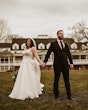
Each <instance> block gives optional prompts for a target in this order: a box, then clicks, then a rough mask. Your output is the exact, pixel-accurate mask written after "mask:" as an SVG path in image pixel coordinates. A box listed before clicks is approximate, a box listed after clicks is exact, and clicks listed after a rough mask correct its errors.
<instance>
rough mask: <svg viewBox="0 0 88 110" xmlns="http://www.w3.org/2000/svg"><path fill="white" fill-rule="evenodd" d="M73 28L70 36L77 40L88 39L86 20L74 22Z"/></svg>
mask: <svg viewBox="0 0 88 110" xmlns="http://www.w3.org/2000/svg"><path fill="white" fill-rule="evenodd" d="M70 29H71V31H72V32H71V33H70V36H71V37H72V38H73V39H74V40H76V41H78V42H79V41H82V40H83V39H85V40H86V41H88V26H87V24H86V22H85V21H81V22H78V23H76V24H74V26H73V27H72V28H70Z"/></svg>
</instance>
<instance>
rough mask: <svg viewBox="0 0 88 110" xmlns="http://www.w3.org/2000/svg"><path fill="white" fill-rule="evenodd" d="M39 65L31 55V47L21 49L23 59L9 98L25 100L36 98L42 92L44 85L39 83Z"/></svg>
mask: <svg viewBox="0 0 88 110" xmlns="http://www.w3.org/2000/svg"><path fill="white" fill-rule="evenodd" d="M40 77H41V72H40V66H39V64H38V62H37V60H36V59H35V57H34V56H33V53H32V51H31V49H26V50H24V51H23V60H22V63H21V65H20V68H19V71H18V75H17V78H16V81H15V84H14V87H13V90H12V92H11V94H10V95H9V97H10V98H13V99H20V100H25V99H27V98H30V99H34V98H38V97H39V95H41V94H42V91H43V87H44V85H43V84H41V83H40Z"/></svg>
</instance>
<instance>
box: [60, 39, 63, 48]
mask: <svg viewBox="0 0 88 110" xmlns="http://www.w3.org/2000/svg"><path fill="white" fill-rule="evenodd" d="M60 44H61V48H62V50H63V43H62V41H61V40H60Z"/></svg>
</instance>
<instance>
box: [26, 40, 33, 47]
mask: <svg viewBox="0 0 88 110" xmlns="http://www.w3.org/2000/svg"><path fill="white" fill-rule="evenodd" d="M28 40H30V41H31V45H30V48H31V47H33V46H34V43H33V40H32V39H31V38H29V39H27V40H26V47H27V41H28Z"/></svg>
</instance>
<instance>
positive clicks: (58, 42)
mask: <svg viewBox="0 0 88 110" xmlns="http://www.w3.org/2000/svg"><path fill="white" fill-rule="evenodd" d="M60 41H61V42H62V44H63V48H65V43H64V41H63V40H59V39H57V42H58V44H59V46H60V48H61V49H62V46H61V43H60Z"/></svg>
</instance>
